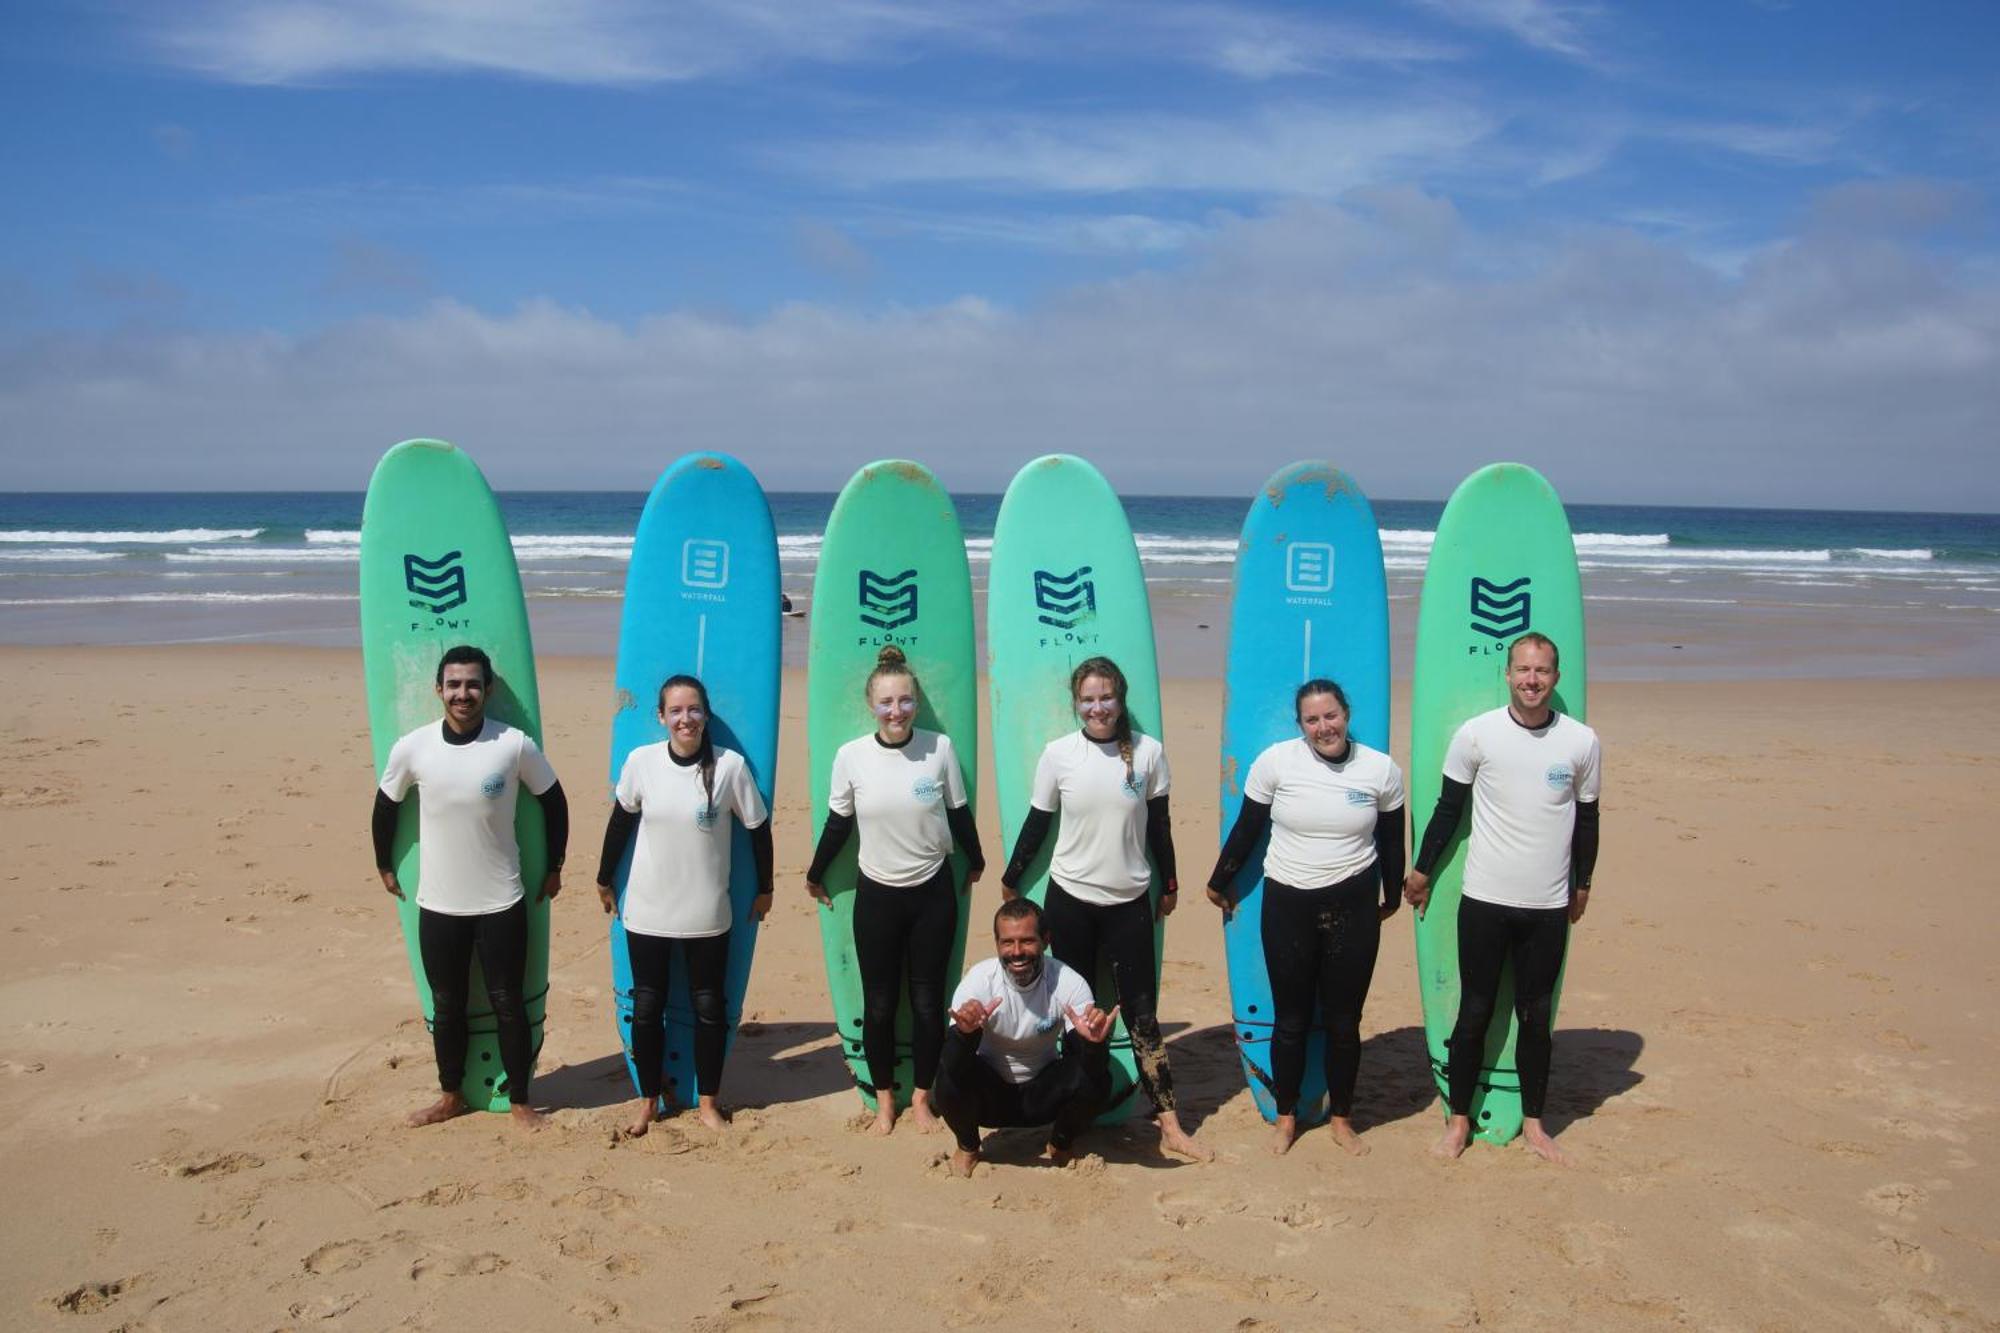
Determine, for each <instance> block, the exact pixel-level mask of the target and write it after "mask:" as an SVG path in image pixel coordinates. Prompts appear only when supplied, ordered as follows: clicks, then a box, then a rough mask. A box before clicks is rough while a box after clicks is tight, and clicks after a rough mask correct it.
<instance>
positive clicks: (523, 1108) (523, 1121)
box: [507, 1102, 549, 1129]
mask: <svg viewBox="0 0 2000 1333" xmlns="http://www.w3.org/2000/svg"><path fill="white" fill-rule="evenodd" d="M507 1118H508V1119H509V1120H512V1121H513V1122H514V1123H515V1124H517V1125H519V1126H520V1127H521V1128H522V1129H540V1128H541V1127H542V1126H543V1125H545V1124H547V1123H548V1119H549V1118H548V1117H547V1116H545V1115H543V1114H542V1113H541V1112H540V1111H537V1110H536V1109H535V1108H534V1107H532V1106H530V1105H528V1104H527V1103H526V1102H515V1103H513V1104H512V1105H511V1106H509V1107H508V1108H507Z"/></svg>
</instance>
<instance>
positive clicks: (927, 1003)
mask: <svg viewBox="0 0 2000 1333" xmlns="http://www.w3.org/2000/svg"><path fill="white" fill-rule="evenodd" d="M957 925H958V901H957V891H956V890H955V889H954V887H953V885H952V877H951V863H950V862H948V861H947V862H946V863H945V864H944V865H941V866H939V867H938V871H937V873H936V874H935V875H933V876H931V878H929V879H928V880H926V881H924V882H923V883H922V884H919V885H916V886H914V887H911V888H907V889H896V888H890V887H888V886H886V885H883V884H878V883H876V882H875V881H874V880H871V879H869V878H868V877H867V876H866V875H859V876H857V877H856V888H855V898H854V954H855V960H856V961H857V962H858V963H859V964H860V965H861V994H862V1009H861V1050H862V1054H863V1056H864V1057H865V1058H866V1060H867V1062H868V1077H869V1080H870V1082H871V1083H872V1084H873V1086H874V1088H875V1090H876V1091H878V1092H881V1091H884V1090H893V1089H894V1088H895V1086H896V1007H897V1002H898V1001H899V1000H900V999H901V995H900V993H899V992H900V989H901V987H900V983H901V982H902V980H903V976H904V967H905V963H906V962H907V965H908V969H909V994H910V1054H911V1063H912V1065H913V1069H912V1073H913V1075H914V1078H915V1086H916V1087H918V1088H929V1087H930V1086H931V1084H932V1083H933V1082H934V1081H935V1080H936V1078H937V1066H938V1052H939V1050H940V1048H941V1047H942V1046H943V1043H944V1028H945V1018H944V1002H945V997H946V991H945V984H944V983H945V971H946V966H947V964H948V962H949V961H950V957H951V941H952V936H953V933H954V931H955V929H956V927H957Z"/></svg>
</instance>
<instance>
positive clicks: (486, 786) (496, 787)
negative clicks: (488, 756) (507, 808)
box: [479, 773, 507, 801]
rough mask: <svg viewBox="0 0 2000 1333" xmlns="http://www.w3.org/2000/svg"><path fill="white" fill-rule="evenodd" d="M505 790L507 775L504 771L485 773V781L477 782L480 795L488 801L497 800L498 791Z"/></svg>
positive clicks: (498, 796) (498, 797)
mask: <svg viewBox="0 0 2000 1333" xmlns="http://www.w3.org/2000/svg"><path fill="white" fill-rule="evenodd" d="M506 790H507V775H506V774H505V773H492V774H489V775H487V778H486V781H484V782H482V783H480V784H479V792H480V795H482V796H484V797H485V798H486V799H487V800H489V801H497V800H499V799H500V793H501V792H503V791H506Z"/></svg>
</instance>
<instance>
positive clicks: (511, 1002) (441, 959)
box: [417, 899, 534, 1105]
mask: <svg viewBox="0 0 2000 1333" xmlns="http://www.w3.org/2000/svg"><path fill="white" fill-rule="evenodd" d="M417 952H418V955H419V956H420V957H421V958H422V959H423V964H424V978H425V980H426V981H428V982H429V983H430V988H431V1012H432V1017H431V1048H432V1051H433V1053H434V1054H435V1056H436V1059H437V1069H438V1085H439V1086H440V1087H442V1088H443V1089H444V1090H445V1091H446V1092H457V1091H459V1090H460V1088H461V1086H462V1085H463V1084H464V1082H465V1044H466V1022H465V1007H466V1001H467V1000H468V998H469V992H470V990H471V986H472V958H473V955H474V953H477V954H478V956H479V966H480V969H481V970H482V971H483V972H484V973H485V974H486V998H487V1001H488V1003H489V1004H491V1006H492V1008H493V1019H494V1025H495V1027H496V1028H497V1029H498V1034H499V1045H500V1067H501V1069H502V1070H503V1071H504V1072H505V1074H506V1077H507V1097H508V1100H509V1101H511V1102H513V1103H515V1104H516V1105H522V1104H525V1103H526V1102H527V1100H528V1085H529V1083H530V1081H531V1080H532V1078H533V1075H534V1049H533V1041H532V1038H531V1036H530V1034H529V1031H528V1013H527V1006H526V1003H525V1001H524V999H523V995H522V992H523V990H524V989H525V981H526V973H527V965H528V904H527V900H526V899H522V900H520V901H518V902H516V903H514V904H513V905H512V906H511V907H507V908H503V909H502V910H500V911H498V912H488V913H485V914H483V915H480V916H451V915H447V914H446V913H443V912H433V911H430V910H429V909H427V908H419V909H418V912H417Z"/></svg>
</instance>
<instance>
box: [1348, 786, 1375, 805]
mask: <svg viewBox="0 0 2000 1333" xmlns="http://www.w3.org/2000/svg"><path fill="white" fill-rule="evenodd" d="M1347 803H1348V804H1349V805H1354V806H1362V805H1373V804H1375V798H1374V796H1372V795H1371V794H1369V793H1368V792H1365V791H1362V790H1361V789H1360V788H1359V787H1349V788H1348V789H1347Z"/></svg>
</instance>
